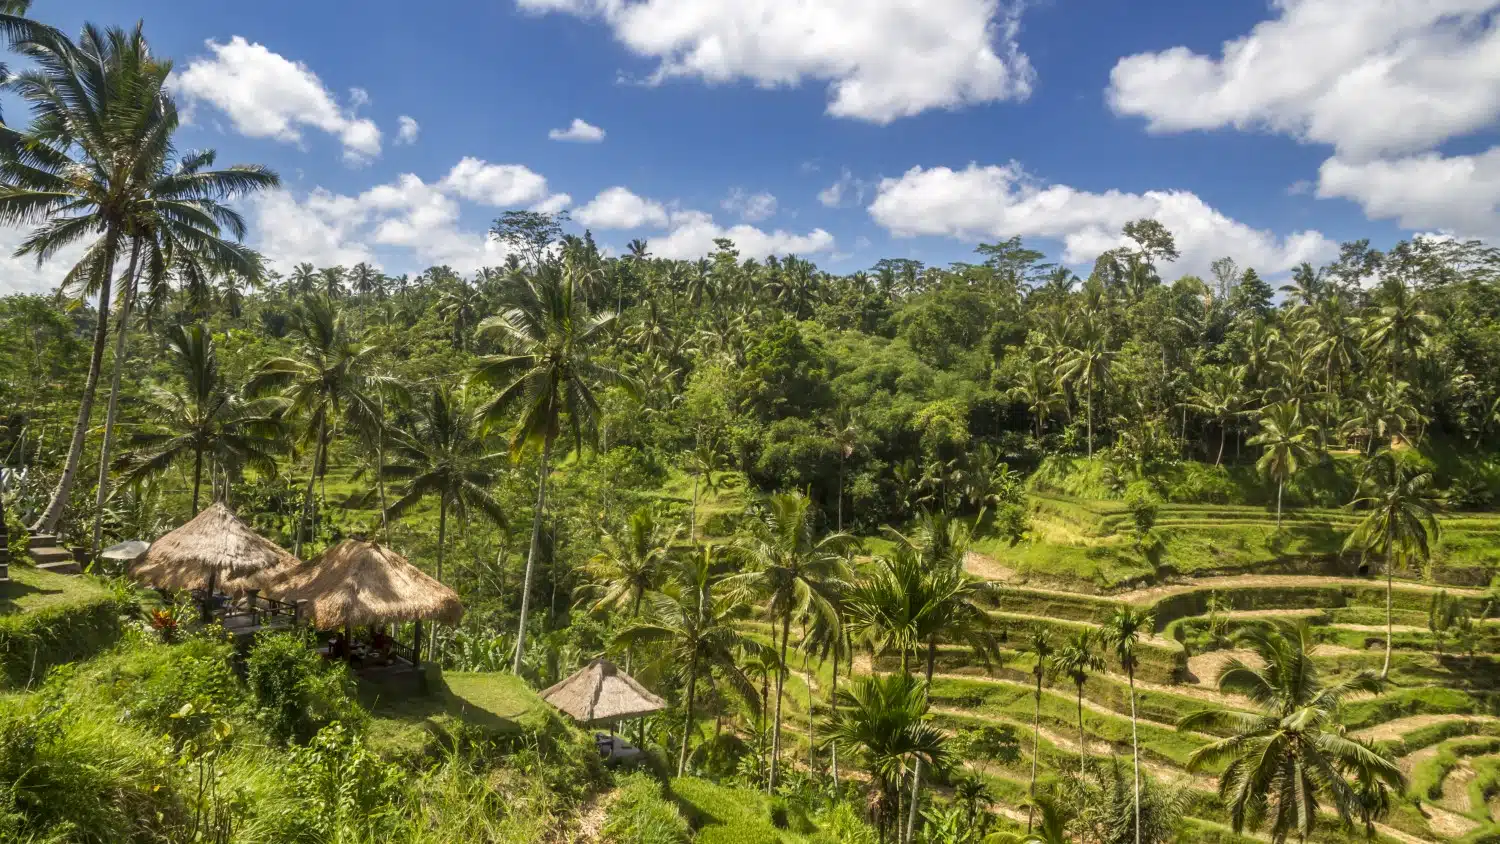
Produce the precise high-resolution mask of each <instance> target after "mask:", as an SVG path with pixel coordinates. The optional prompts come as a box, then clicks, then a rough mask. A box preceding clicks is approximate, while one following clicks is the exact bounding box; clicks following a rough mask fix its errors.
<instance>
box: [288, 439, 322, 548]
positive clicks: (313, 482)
mask: <svg viewBox="0 0 1500 844" xmlns="http://www.w3.org/2000/svg"><path fill="white" fill-rule="evenodd" d="M327 431H328V417H327V416H322V415H320V416H319V417H318V439H317V441H316V442H315V443H314V444H313V459H312V468H311V470H309V472H308V475H307V492H306V494H304V495H303V496H302V523H301V524H300V525H299V526H298V527H297V539H296V542H295V543H294V544H293V545H292V556H294V557H301V556H302V539H303V535H304V534H306V533H307V532H308V531H310V530H312V524H313V490H314V489H316V487H317V483H318V465H319V464H320V463H321V462H322V459H323V439H324V437H325V436H326V434H327Z"/></svg>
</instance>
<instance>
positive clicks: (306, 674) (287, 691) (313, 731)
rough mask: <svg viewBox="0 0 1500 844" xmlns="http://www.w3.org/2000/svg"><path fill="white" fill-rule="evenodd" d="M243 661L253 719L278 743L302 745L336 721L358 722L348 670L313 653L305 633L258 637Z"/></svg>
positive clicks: (273, 634) (274, 634) (272, 634)
mask: <svg viewBox="0 0 1500 844" xmlns="http://www.w3.org/2000/svg"><path fill="white" fill-rule="evenodd" d="M245 664H246V673H247V684H248V685H249V687H250V693H251V694H252V695H253V696H254V699H255V702H256V704H257V710H256V717H257V718H258V719H259V720H260V721H261V723H262V724H263V725H264V727H265V729H266V732H267V733H268V734H270V736H271V737H272V738H273V739H275V740H276V741H279V742H283V743H291V744H304V743H306V742H308V741H309V740H311V739H312V738H313V737H314V736H315V735H317V734H318V733H319V732H320V731H322V730H323V729H324V728H325V727H328V726H330V725H332V724H334V723H335V722H340V721H342V722H345V723H349V724H355V725H357V724H358V722H359V720H360V717H359V714H358V712H357V710H356V709H355V707H354V705H353V700H352V698H351V696H350V692H351V688H350V681H349V677H348V674H347V673H346V672H345V670H344V668H343V666H342V665H339V664H330V663H328V662H326V661H325V660H324V659H323V658H322V657H320V656H319V655H318V654H317V653H316V652H315V651H313V650H312V648H311V647H309V641H308V638H307V637H306V636H304V635H300V634H297V633H270V634H265V635H262V636H260V637H258V638H257V639H256V642H255V644H254V646H253V647H252V648H251V649H250V655H249V657H248V658H247V659H246V661H245ZM341 729H344V728H341Z"/></svg>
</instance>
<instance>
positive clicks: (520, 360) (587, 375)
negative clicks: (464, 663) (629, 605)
mask: <svg viewBox="0 0 1500 844" xmlns="http://www.w3.org/2000/svg"><path fill="white" fill-rule="evenodd" d="M571 266H572V265H571V263H569V264H568V265H567V267H569V268H565V267H563V266H558V265H556V264H553V263H543V264H542V265H541V266H539V267H538V268H537V269H536V271H535V272H533V273H532V274H531V275H518V276H516V277H515V278H513V279H512V280H511V283H510V284H508V285H507V286H506V287H505V288H504V289H503V290H502V291H501V294H500V304H501V311H500V314H499V315H497V316H493V317H490V318H488V319H486V320H484V321H483V322H481V323H480V324H479V330H480V331H481V332H484V333H494V334H498V335H499V336H500V337H501V339H502V342H504V343H505V344H506V346H507V352H506V353H505V354H499V355H489V356H486V357H484V358H481V359H480V361H479V363H478V365H477V366H476V367H475V370H474V379H475V380H476V381H478V382H479V383H481V384H486V385H489V386H491V387H498V388H499V389H500V392H499V394H497V395H496V396H495V398H494V399H493V400H491V401H490V402H489V403H488V404H487V405H485V406H484V407H483V408H482V409H481V411H480V413H481V415H482V417H483V418H484V420H485V424H486V425H487V426H496V425H500V424H502V423H503V422H504V421H505V420H504V414H505V413H506V411H508V410H509V409H510V408H511V407H512V406H513V405H517V404H519V405H520V406H521V416H520V419H519V420H518V421H517V422H516V424H515V428H514V433H513V434H512V436H511V441H510V453H511V457H512V459H514V458H516V457H518V456H520V454H521V452H522V451H523V450H524V449H525V448H526V447H527V446H529V445H540V446H541V450H542V454H541V464H540V467H539V468H538V470H537V493H536V510H535V512H534V515H533V517H532V523H531V550H530V551H529V552H528V553H527V555H526V576H525V585H524V586H523V587H522V589H523V591H522V593H521V619H520V624H519V630H518V633H517V634H516V658H515V664H514V670H515V672H516V673H517V674H520V673H521V655H522V654H523V653H525V647H526V620H527V614H528V611H529V610H530V607H531V580H532V575H533V573H534V571H535V569H536V561H537V557H538V556H539V555H540V553H541V544H542V517H543V514H544V513H545V512H546V507H547V471H548V467H549V465H550V463H551V461H552V445H553V443H555V442H556V441H557V437H558V435H559V434H560V433H561V431H562V424H563V415H564V414H565V413H566V414H567V417H568V420H569V421H570V422H571V425H572V429H573V439H574V442H575V444H576V445H577V447H578V448H580V449H581V448H582V446H583V439H584V436H585V434H586V433H587V435H588V436H589V437H590V438H592V437H593V436H594V435H595V434H596V433H597V430H596V424H595V423H596V420H597V418H598V415H599V402H598V399H597V398H596V397H595V395H594V391H595V390H597V389H598V388H599V387H601V386H603V385H606V384H617V385H620V386H623V387H624V388H625V389H626V390H627V391H630V392H634V388H633V386H632V385H631V384H630V382H629V381H628V380H627V379H626V378H625V377H624V376H623V375H621V374H620V373H619V372H618V371H616V370H614V369H611V368H610V367H608V366H606V365H604V364H602V363H599V362H598V361H596V360H594V354H595V353H596V352H597V351H599V350H600V348H601V347H602V346H603V344H604V343H605V342H606V341H607V340H608V339H609V332H610V328H611V327H612V326H613V325H614V323H615V315H614V314H612V313H607V312H595V311H593V310H591V309H590V308H589V306H588V303H587V302H586V301H585V299H584V297H583V295H582V291H580V290H579V284H578V281H577V276H576V272H574V271H573V270H572V269H570V267H571Z"/></svg>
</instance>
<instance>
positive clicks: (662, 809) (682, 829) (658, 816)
mask: <svg viewBox="0 0 1500 844" xmlns="http://www.w3.org/2000/svg"><path fill="white" fill-rule="evenodd" d="M691 834H692V830H691V829H689V828H688V823H687V821H686V820H684V819H683V817H682V813H681V812H678V811H677V807H676V806H674V805H673V804H672V802H671V801H669V800H667V799H666V797H664V796H663V795H662V788H661V784H660V783H658V782H657V781H656V780H654V779H652V778H651V777H649V776H647V775H646V774H630V775H628V776H625V777H622V778H621V779H620V787H619V794H618V795H616V797H615V799H614V802H612V803H610V804H609V809H608V810H607V811H606V812H605V821H604V840H605V841H610V842H618V844H685V842H687V841H688V840H689V838H690V836H691Z"/></svg>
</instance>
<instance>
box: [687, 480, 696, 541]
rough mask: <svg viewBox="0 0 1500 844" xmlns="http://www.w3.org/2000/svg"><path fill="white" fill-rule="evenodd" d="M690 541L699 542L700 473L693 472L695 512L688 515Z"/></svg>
mask: <svg viewBox="0 0 1500 844" xmlns="http://www.w3.org/2000/svg"><path fill="white" fill-rule="evenodd" d="M688 541H690V542H692V543H693V544H694V545H697V543H698V473H696V472H694V473H693V512H692V513H691V514H689V515H688Z"/></svg>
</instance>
